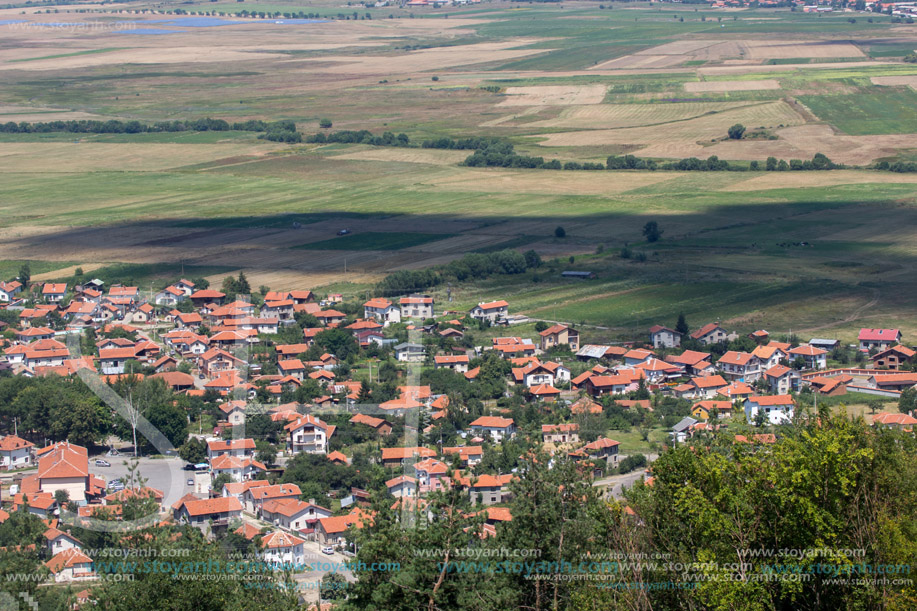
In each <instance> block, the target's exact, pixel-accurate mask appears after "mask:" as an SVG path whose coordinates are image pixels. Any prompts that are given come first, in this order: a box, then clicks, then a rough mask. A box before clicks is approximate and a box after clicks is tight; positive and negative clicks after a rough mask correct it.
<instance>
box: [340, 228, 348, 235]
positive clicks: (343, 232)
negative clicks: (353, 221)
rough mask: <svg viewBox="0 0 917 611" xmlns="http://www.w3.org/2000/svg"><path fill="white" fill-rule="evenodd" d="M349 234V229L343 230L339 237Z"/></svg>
mask: <svg viewBox="0 0 917 611" xmlns="http://www.w3.org/2000/svg"><path fill="white" fill-rule="evenodd" d="M348 233H350V230H349V229H341V230H340V231H338V235H347V234H348Z"/></svg>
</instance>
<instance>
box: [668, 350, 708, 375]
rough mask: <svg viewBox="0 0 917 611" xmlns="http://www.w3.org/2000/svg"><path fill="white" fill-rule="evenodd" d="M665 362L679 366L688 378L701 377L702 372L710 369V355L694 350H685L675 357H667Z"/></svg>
mask: <svg viewBox="0 0 917 611" xmlns="http://www.w3.org/2000/svg"><path fill="white" fill-rule="evenodd" d="M665 360H666V362H668V363H672V364H673V365H680V366H681V367H683V368H684V370H685V373H686V374H688V375H690V376H696V375H701V373H702V372H703V371H705V370H707V369H708V368H710V367H711V364H710V353H708V352H697V351H695V350H685V351H684V352H682V353H681V354H679V355H677V356H668V357H666V359H665Z"/></svg>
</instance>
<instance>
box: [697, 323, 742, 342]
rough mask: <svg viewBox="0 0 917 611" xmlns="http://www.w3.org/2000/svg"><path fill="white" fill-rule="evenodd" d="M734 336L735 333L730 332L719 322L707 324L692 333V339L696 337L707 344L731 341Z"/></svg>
mask: <svg viewBox="0 0 917 611" xmlns="http://www.w3.org/2000/svg"><path fill="white" fill-rule="evenodd" d="M734 337H735V334H730V333H729V332H728V331H726V329H724V328H723V327H721V326H720V323H718V322H712V323H709V324H706V325H704V326H703V327H701V328H700V329H698V330H697V331H694V332H693V333H691V339H695V340H697V341H698V342H700V343H701V344H703V345H705V346H708V345H710V344H717V343H720V342H725V341H729V340H730V339H733V338H734Z"/></svg>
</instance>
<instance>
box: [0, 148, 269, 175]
mask: <svg viewBox="0 0 917 611" xmlns="http://www.w3.org/2000/svg"><path fill="white" fill-rule="evenodd" d="M281 146H282V145H279V146H278V145H277V144H275V143H271V142H267V141H258V142H257V143H247V144H245V145H239V144H194V145H186V144H129V143H117V144H113V143H96V142H83V143H73V142H36V143H33V142H6V143H4V144H3V147H2V148H0V160H2V164H0V173H13V172H15V173H22V172H43V173H44V172H51V173H62V172H97V171H103V170H118V171H130V170H132V171H138V172H155V171H159V170H164V169H168V168H177V167H181V166H186V165H193V164H198V163H204V162H207V161H213V160H215V159H223V158H226V157H232V156H237V155H245V154H248V155H264V154H266V153H268V152H270V151H272V150H277V149H278V148H280V147H281Z"/></svg>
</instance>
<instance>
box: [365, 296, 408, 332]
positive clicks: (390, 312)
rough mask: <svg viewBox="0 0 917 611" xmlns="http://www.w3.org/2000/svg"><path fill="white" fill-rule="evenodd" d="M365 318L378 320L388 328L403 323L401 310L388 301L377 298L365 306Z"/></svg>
mask: <svg viewBox="0 0 917 611" xmlns="http://www.w3.org/2000/svg"><path fill="white" fill-rule="evenodd" d="M363 318H367V319H370V318H372V319H375V320H378V321H379V322H380V323H382V325H383V326H385V327H387V326H389V325H390V324H392V323H394V322H401V309H400V308H398V307H396V306H395V305H394V304H393V303H392V302H391V301H389V300H388V299H384V298H382V297H376V298H373V299H370V300H369V301H367V302H366V303H364V304H363Z"/></svg>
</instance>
